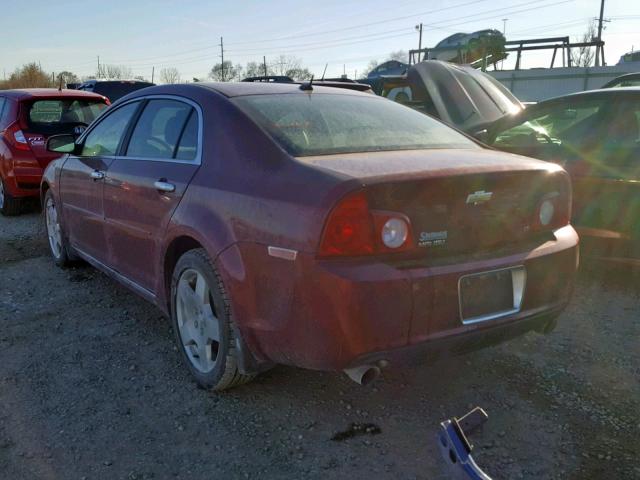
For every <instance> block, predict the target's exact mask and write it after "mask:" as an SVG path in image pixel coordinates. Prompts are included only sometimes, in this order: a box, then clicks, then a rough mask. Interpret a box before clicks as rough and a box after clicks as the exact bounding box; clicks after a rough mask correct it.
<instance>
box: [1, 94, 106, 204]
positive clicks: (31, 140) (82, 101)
mask: <svg viewBox="0 0 640 480" xmlns="http://www.w3.org/2000/svg"><path fill="white" fill-rule="evenodd" d="M107 105H109V101H108V100H107V99H106V98H105V97H103V96H101V95H97V94H93V93H85V92H79V91H76V90H56V89H53V88H37V89H24V90H0V212H2V213H3V214H4V215H17V214H18V213H20V203H21V200H22V199H24V198H27V197H35V198H37V197H38V195H39V194H40V180H41V179H42V172H43V171H44V169H45V167H46V166H47V165H48V164H49V162H50V161H51V160H53V159H54V158H56V157H58V156H59V155H58V154H55V153H52V152H49V151H47V148H46V141H47V138H48V137H49V136H51V135H55V134H62V133H72V132H73V131H74V129H75V128H78V127H86V126H87V125H88V124H89V123H91V122H92V121H93V120H94V119H95V118H96V117H97V116H98V115H99V114H100V111H101V110H102V109H103V108H104V107H106V106H107Z"/></svg>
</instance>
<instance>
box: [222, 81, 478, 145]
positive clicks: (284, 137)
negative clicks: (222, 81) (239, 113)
mask: <svg viewBox="0 0 640 480" xmlns="http://www.w3.org/2000/svg"><path fill="white" fill-rule="evenodd" d="M232 101H233V102H234V103H235V104H236V105H237V106H238V107H240V108H241V109H242V110H243V111H244V112H245V113H246V114H247V115H249V116H250V117H251V118H252V119H253V120H254V121H255V122H256V123H258V124H259V125H260V126H261V127H262V128H263V129H264V130H266V131H267V133H268V134H269V135H270V136H271V137H272V138H273V139H274V140H275V141H276V142H277V143H279V144H280V145H281V146H282V147H283V148H284V149H285V150H286V151H287V152H288V153H289V154H291V155H293V156H296V157H298V156H309V155H331V154H341V153H356V152H374V151H391V150H414V149H416V150H420V149H435V148H470V149H474V148H480V147H478V146H477V145H476V144H475V143H474V142H472V141H471V140H469V139H468V138H467V137H465V136H464V135H462V134H461V133H459V132H457V131H455V130H454V129H452V128H450V127H447V126H446V125H444V124H442V123H440V122H438V121H437V120H434V119H433V118H430V117H428V116H426V115H423V114H422V113H418V112H416V111H415V110H412V109H410V108H407V107H404V106H402V105H399V104H397V103H395V102H392V101H389V100H386V99H382V98H379V97H374V96H373V95H367V96H360V95H358V96H356V95H340V94H325V93H321V94H318V93H311V94H309V95H296V94H280V95H248V96H243V97H237V98H235V99H233V100H232Z"/></svg>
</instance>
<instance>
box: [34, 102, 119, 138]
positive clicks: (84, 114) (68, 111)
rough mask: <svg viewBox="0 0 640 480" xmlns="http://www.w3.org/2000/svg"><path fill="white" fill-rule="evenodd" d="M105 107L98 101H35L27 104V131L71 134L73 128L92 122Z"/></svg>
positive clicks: (47, 133) (46, 133) (45, 133)
mask: <svg viewBox="0 0 640 480" xmlns="http://www.w3.org/2000/svg"><path fill="white" fill-rule="evenodd" d="M106 106H107V105H106V104H105V103H103V102H102V101H100V100H85V99H74V98H63V99H52V100H36V101H35V102H31V103H30V104H28V111H27V122H28V124H29V131H30V132H33V133H41V134H44V135H52V134H57V133H71V132H72V131H73V128H74V127H76V126H78V125H81V124H86V125H89V124H90V123H91V122H93V120H95V119H96V118H97V117H98V115H100V112H101V111H102V109H104V108H105V107H106Z"/></svg>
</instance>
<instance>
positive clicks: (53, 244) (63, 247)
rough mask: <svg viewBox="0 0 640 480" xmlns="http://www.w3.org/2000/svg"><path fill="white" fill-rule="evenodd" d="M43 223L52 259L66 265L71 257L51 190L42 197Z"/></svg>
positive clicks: (60, 264) (57, 263)
mask: <svg viewBox="0 0 640 480" xmlns="http://www.w3.org/2000/svg"><path fill="white" fill-rule="evenodd" d="M42 213H43V215H44V224H45V227H46V231H47V240H48V241H49V250H50V251H51V256H52V257H53V261H54V262H55V263H56V265H58V266H59V267H65V266H67V265H68V264H69V263H70V261H71V259H70V256H69V253H68V246H67V243H66V240H65V237H64V234H63V232H62V227H61V226H60V216H59V212H58V208H57V205H56V201H55V199H54V198H53V194H52V193H51V190H48V191H47V193H46V194H45V197H44V209H43V212H42Z"/></svg>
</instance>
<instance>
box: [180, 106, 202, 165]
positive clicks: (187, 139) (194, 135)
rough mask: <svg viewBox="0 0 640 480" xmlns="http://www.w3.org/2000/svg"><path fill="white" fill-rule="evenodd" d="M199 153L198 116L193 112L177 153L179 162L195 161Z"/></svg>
mask: <svg viewBox="0 0 640 480" xmlns="http://www.w3.org/2000/svg"><path fill="white" fill-rule="evenodd" d="M197 151H198V114H197V113H196V111H195V110H191V115H190V116H189V121H188V122H187V125H186V126H185V128H184V131H183V132H182V137H181V138H180V145H179V146H178V151H177V153H176V158H177V159H178V160H194V159H195V158H196V153H197Z"/></svg>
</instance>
